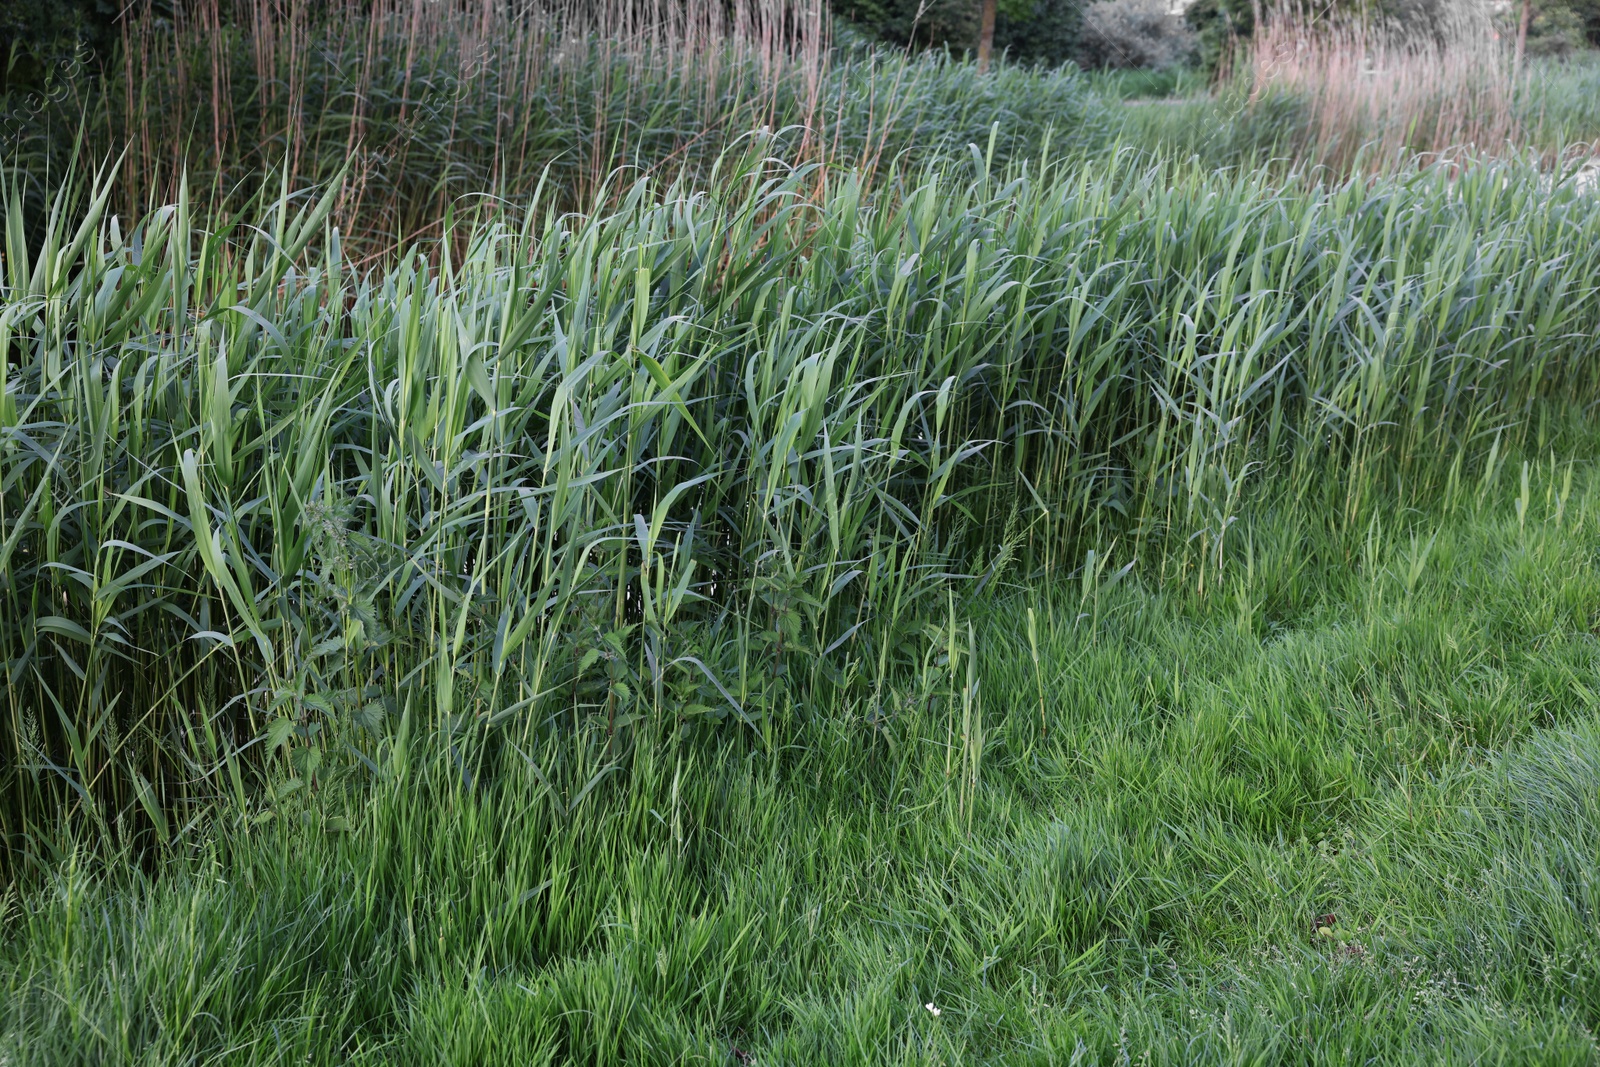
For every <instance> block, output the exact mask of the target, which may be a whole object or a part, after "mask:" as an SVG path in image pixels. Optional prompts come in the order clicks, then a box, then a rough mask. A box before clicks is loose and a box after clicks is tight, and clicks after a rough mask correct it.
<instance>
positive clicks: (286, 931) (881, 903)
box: [0, 438, 1600, 1067]
mask: <svg viewBox="0 0 1600 1067" xmlns="http://www.w3.org/2000/svg"><path fill="white" fill-rule="evenodd" d="M1593 447H1594V445H1593V440H1592V438H1591V439H1590V440H1589V441H1588V442H1587V445H1586V447H1585V448H1583V449H1580V450H1578V451H1576V452H1558V454H1557V456H1556V458H1555V460H1554V461H1552V460H1551V458H1550V456H1549V455H1548V453H1547V454H1545V455H1543V456H1540V457H1534V456H1527V457H1523V456H1518V455H1513V456H1512V459H1511V462H1510V463H1509V464H1508V465H1505V466H1502V467H1501V468H1499V469H1497V470H1496V472H1495V473H1494V474H1493V476H1492V477H1488V478H1486V479H1483V480H1481V481H1477V482H1476V484H1474V485H1473V487H1472V491H1471V492H1469V493H1464V494H1461V495H1459V496H1458V497H1457V498H1456V500H1455V501H1454V503H1453V504H1450V505H1449V506H1445V505H1444V503H1443V501H1442V500H1437V499H1436V500H1434V501H1432V502H1431V503H1430V504H1429V505H1427V506H1423V507H1418V508H1411V509H1405V510H1403V511H1401V510H1395V509H1391V508H1387V507H1385V508H1378V509H1375V510H1374V514H1375V515H1376V516H1380V517H1381V518H1382V521H1380V522H1377V523H1372V522H1368V523H1367V524H1366V525H1365V526H1364V527H1363V528H1361V529H1357V530H1354V531H1351V532H1349V533H1348V534H1346V535H1340V534H1338V533H1337V532H1336V531H1332V530H1330V529H1329V527H1328V526H1327V525H1326V524H1325V523H1324V522H1323V521H1321V517H1320V516H1317V515H1314V514H1307V515H1299V516H1296V515H1294V514H1293V513H1292V511H1291V510H1290V509H1289V508H1286V507H1284V506H1282V505H1283V501H1281V500H1274V499H1271V498H1268V499H1266V500H1264V501H1260V502H1259V503H1261V504H1262V505H1263V506H1261V507H1253V508H1252V509H1251V510H1250V512H1249V513H1248V514H1246V515H1245V516H1244V517H1243V518H1242V519H1241V521H1240V523H1239V525H1240V527H1241V533H1242V534H1244V535H1245V536H1248V537H1249V538H1251V539H1252V540H1253V542H1254V543H1255V545H1256V546H1257V552H1258V555H1257V564H1256V566H1255V567H1254V568H1253V569H1251V570H1249V571H1247V572H1244V573H1240V574H1238V575H1236V576H1235V577H1236V578H1237V583H1236V585H1235V587H1234V588H1233V589H1232V590H1230V595H1228V596H1225V597H1215V596H1207V597H1201V596H1199V595H1198V594H1197V593H1196V591H1195V590H1193V589H1182V588H1178V587H1176V586H1174V585H1171V584H1170V583H1169V584H1167V585H1166V586H1164V587H1163V586H1160V585H1158V584H1157V582H1156V581H1154V580H1153V578H1146V577H1145V576H1143V575H1140V574H1137V573H1135V574H1131V575H1130V576H1129V577H1128V578H1126V579H1124V580H1123V581H1122V582H1120V583H1117V584H1116V585H1115V586H1114V587H1110V588H1106V587H1105V586H1106V584H1107V583H1104V582H1102V583H1101V585H1100V586H1098V587H1096V588H1095V589H1093V590H1089V591H1085V590H1083V589H1082V588H1081V585H1080V583H1076V582H1074V583H1054V584H1051V585H1047V586H1035V587H1032V588H1028V589H1025V590H1016V591H1002V593H1001V595H999V596H993V597H990V596H985V597H983V598H981V599H980V600H979V601H977V602H975V603H973V604H971V605H969V608H970V611H969V616H968V618H967V619H966V620H962V625H961V626H960V627H959V630H960V636H959V638H958V639H957V643H956V648H955V652H956V657H955V659H954V661H953V662H950V663H947V664H943V665H940V666H939V673H940V674H941V675H944V678H943V679H942V681H941V683H940V685H939V686H938V687H937V690H936V691H934V692H932V693H930V694H929V697H930V698H931V699H918V700H911V701H908V702H907V703H906V705H905V706H904V707H901V708H898V709H896V710H895V712H894V714H892V715H890V716H886V717H883V718H881V719H880V720H878V721H877V722H876V723H867V722H861V721H854V722H852V721H850V720H848V719H847V718H845V717H844V716H843V715H842V714H841V715H839V716H834V717H828V718H819V719H817V720H815V721H813V722H810V723H808V724H807V725H806V727H805V729H804V730H803V732H801V733H799V734H798V735H797V736H796V738H795V741H796V743H795V744H793V745H790V746H786V747H785V748H783V749H782V750H780V751H778V752H776V753H772V752H768V751H765V750H763V749H762V748H761V747H760V746H759V744H758V743H756V742H755V740H754V739H753V738H751V737H750V736H748V735H745V734H738V733H732V732H727V731H722V732H719V734H717V735H716V736H712V737H690V738H685V737H682V736H680V735H678V733H677V731H676V730H675V728H674V723H673V722H671V721H660V722H653V723H647V724H645V726H644V727H643V728H642V729H640V730H639V731H637V733H636V735H635V737H634V741H633V744H632V745H631V746H630V748H629V752H628V756H629V758H628V759H626V760H621V761H619V760H617V759H615V758H614V757H615V755H616V748H615V747H614V745H615V743H614V742H613V741H612V740H610V739H608V737H607V734H606V730H605V727H604V724H603V723H597V722H593V721H591V722H588V723H587V724H585V725H584V727H583V728H582V729H581V730H579V731H577V732H573V731H570V730H563V731H548V732H545V733H544V734H543V735H542V736H539V737H536V738H534V739H532V740H531V741H530V743H529V744H528V745H526V746H519V750H518V751H516V752H512V753H509V754H508V755H509V756H510V758H509V759H507V760H505V761H503V762H501V763H500V764H499V765H498V766H497V767H496V768H495V772H494V773H493V774H491V775H481V776H478V777H476V778H473V779H471V780H468V779H466V778H465V777H464V776H463V775H462V774H461V772H460V768H459V765H458V764H457V763H456V761H455V759H454V758H453V757H452V755H451V752H450V750H449V748H448V747H446V746H442V745H441V746H431V745H429V746H423V745H421V744H419V743H418V741H419V737H418V735H417V734H415V733H413V734H411V735H410V738H409V740H408V739H407V738H406V736H405V735H404V734H401V735H397V736H394V737H392V738H391V740H390V742H389V743H387V744H386V745H385V746H384V747H383V748H382V749H381V750H379V751H374V752H373V753H372V756H373V759H374V763H375V766H376V773H373V774H372V775H371V785H370V786H368V787H365V788H363V789H361V790H359V791H357V790H340V789H337V788H334V787H332V786H331V785H330V786H328V787H325V788H324V789H323V790H322V791H321V792H320V793H318V794H317V795H316V796H315V797H310V796H308V795H307V793H306V791H304V790H302V791H301V792H299V793H297V794H294V795H291V796H288V797H285V798H283V799H282V801H280V802H279V803H278V804H277V805H276V806H274V807H273V808H271V809H270V812H271V817H269V818H249V819H236V818H235V817H233V816H232V815H231V814H230V815H229V816H227V817H225V818H222V819H219V820H217V823H216V824H213V825H212V826H211V827H210V831H209V832H208V833H207V834H206V835H204V837H203V838H202V839H200V840H198V841H196V842H195V843H194V844H193V846H192V847H184V848H178V849H174V850H172V852H171V853H170V854H169V855H168V856H167V858H166V862H164V863H163V865H162V866H161V868H160V869H159V871H158V872H156V873H155V874H153V875H152V874H146V873H142V872H140V871H139V869H138V868H137V866H136V865H122V864H111V865H104V864H96V863H95V862H93V861H92V859H91V858H90V856H89V854H88V853H87V852H85V853H78V854H76V855H75V856H69V857H67V858H66V859H64V860H63V862H61V863H60V864H59V865H56V866H54V867H53V868H52V870H51V871H50V872H49V874H48V875H47V876H45V877H43V878H39V879H30V883H31V885H30V887H29V888H28V889H27V890H26V891H25V892H23V893H20V894H18V893H11V892H9V891H0V924H3V929H4V931H5V937H4V939H3V941H0V1056H4V1057H5V1058H6V1059H7V1060H8V1062H10V1063H12V1064H14V1065H16V1067H24V1065H30V1067H31V1065H33V1064H73V1063H85V1064H87V1063H96V1064H121V1063H189V1062H196V1061H204V1062H214V1061H223V1062H230V1063H289V1062H296V1063H306V1062H314V1063H335V1062H337V1063H350V1062H371V1063H385V1064H388V1063H419V1064H422V1063H426V1064H438V1063H452V1064H491V1063H506V1062H517V1063H580V1064H590V1063H592V1064H602V1063H617V1062H628V1063H640V1064H656V1063H662V1064H665V1063H696V1064H699V1063H705V1064H717V1065H722V1064H734V1063H739V1062H745V1061H743V1060H742V1058H741V1054H742V1055H743V1056H751V1057H753V1059H754V1062H756V1063H767V1064H773V1063H778V1064H796V1065H799V1064H812V1063H847V1062H848V1063H860V1064H934V1063H976V1062H983V1063H1006V1064H1010V1063H1040V1062H1043V1063H1051V1062H1056V1063H1073V1062H1078V1063H1086V1062H1093V1063H1122V1062H1131V1063H1139V1062H1150V1063H1154V1064H1172V1065H1178V1064H1194V1063H1206V1064H1211V1063H1217V1064H1248V1063H1345V1062H1351V1061H1352V1060H1363V1061H1371V1062H1383V1063H1439V1062H1462V1063H1471V1062H1477V1063H1486V1062H1502V1063H1557V1064H1573V1065H1579V1064H1587V1063H1590V1062H1592V1060H1593V1056H1594V1048H1593V1037H1592V1034H1593V1032H1594V1029H1595V1027H1596V1026H1597V1025H1600V984H1597V982H1596V973H1597V972H1596V967H1595V951H1596V950H1595V944H1596V941H1595V933H1596V922H1597V918H1596V916H1597V910H1596V905H1597V903H1600V902H1597V900H1596V890H1595V884H1594V878H1593V864H1592V857H1593V855H1594V853H1595V850H1596V848H1600V809H1597V797H1600V730H1597V727H1596V713H1597V710H1600V709H1597V704H1596V699H1597V698H1596V690H1595V685H1594V681H1593V680H1594V678H1595V673H1596V669H1597V667H1600V658H1597V650H1596V647H1595V642H1594V639H1593V636H1592V634H1591V632H1590V631H1591V628H1592V620H1593V619H1594V617H1595V615H1596V613H1597V612H1600V570H1597V569H1596V568H1595V566H1594V562H1595V544H1596V535H1597V532H1600V484H1597V482H1596V480H1595V478H1594V473H1593V463H1594V458H1595V453H1594V450H1593ZM1525 459H1526V465H1524V460H1525ZM1569 464H1576V467H1577V470H1578V472H1579V473H1578V474H1576V475H1575V476H1574V477H1573V478H1572V479H1571V480H1568V478H1567V471H1568V470H1569V469H1571V467H1570V466H1569ZM1285 601H1288V602H1289V603H1291V604H1292V605H1293V609H1294V610H1293V612H1292V613H1287V614H1286V613H1285V611H1284V607H1283V604H1284V602H1285ZM967 623H970V624H971V626H972V629H971V630H970V631H969V630H968V628H967V625H966V624H967ZM969 633H970V634H971V639H969V636H968V635H969ZM938 640H939V641H940V642H941V643H946V644H947V642H948V638H946V637H943V636H942V635H941V637H940V638H938ZM969 656H973V657H974V658H975V663H974V661H973V660H969V658H968V657H969ZM952 676H953V677H952ZM969 677H975V678H977V679H978V680H979V681H980V682H981V686H979V687H976V692H970V695H969V688H970V687H969V685H968V681H967V679H968V678H969ZM1041 693H1042V694H1043V695H1042V697H1041V696H1040V694H1041ZM1041 704H1042V706H1043V707H1044V710H1045V714H1046V715H1047V719H1048V721H1047V727H1048V729H1047V730H1041V728H1040V723H1039V718H1038V714H1039V711H1038V709H1039V708H1040V706H1041ZM925 1005H931V1006H932V1007H933V1008H937V1009H938V1010H939V1014H938V1015H934V1014H933V1012H932V1011H930V1010H929V1009H928V1007H925Z"/></svg>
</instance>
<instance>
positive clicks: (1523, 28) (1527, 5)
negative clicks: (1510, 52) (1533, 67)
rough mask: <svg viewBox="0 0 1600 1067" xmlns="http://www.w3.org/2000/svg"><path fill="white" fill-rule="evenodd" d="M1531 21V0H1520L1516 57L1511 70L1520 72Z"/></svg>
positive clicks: (1526, 48)
mask: <svg viewBox="0 0 1600 1067" xmlns="http://www.w3.org/2000/svg"><path fill="white" fill-rule="evenodd" d="M1532 21H1533V0H1522V21H1521V22H1520V23H1519V24H1518V25H1517V57H1516V59H1515V60H1513V61H1512V70H1513V71H1515V72H1516V73H1518V74H1520V73H1522V57H1523V56H1524V55H1525V54H1526V53H1527V51H1528V23H1530V22H1532Z"/></svg>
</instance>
